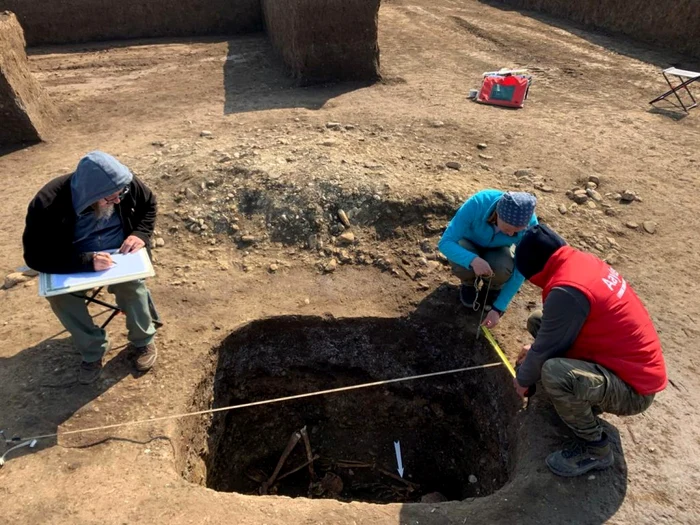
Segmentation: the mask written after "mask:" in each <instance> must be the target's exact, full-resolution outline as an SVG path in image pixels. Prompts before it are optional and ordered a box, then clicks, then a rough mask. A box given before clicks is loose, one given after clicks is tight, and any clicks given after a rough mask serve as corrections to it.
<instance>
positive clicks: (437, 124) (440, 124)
mask: <svg viewBox="0 0 700 525" xmlns="http://www.w3.org/2000/svg"><path fill="white" fill-rule="evenodd" d="M444 126H445V123H444V122H443V121H442V120H433V121H432V122H431V123H430V127H433V128H442V127H444Z"/></svg>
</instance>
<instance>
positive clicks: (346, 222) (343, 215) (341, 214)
mask: <svg viewBox="0 0 700 525" xmlns="http://www.w3.org/2000/svg"><path fill="white" fill-rule="evenodd" d="M338 218H339V219H340V222H342V223H343V226H345V227H346V228H349V227H350V219H349V218H348V214H347V213H345V211H343V210H338Z"/></svg>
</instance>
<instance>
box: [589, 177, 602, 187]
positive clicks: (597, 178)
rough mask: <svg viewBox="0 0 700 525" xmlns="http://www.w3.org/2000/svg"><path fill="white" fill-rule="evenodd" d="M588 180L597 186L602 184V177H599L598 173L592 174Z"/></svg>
mask: <svg viewBox="0 0 700 525" xmlns="http://www.w3.org/2000/svg"><path fill="white" fill-rule="evenodd" d="M588 182H592V183H593V184H595V185H596V186H600V177H598V175H590V176H589V177H588Z"/></svg>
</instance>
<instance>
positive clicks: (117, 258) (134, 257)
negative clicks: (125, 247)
mask: <svg viewBox="0 0 700 525" xmlns="http://www.w3.org/2000/svg"><path fill="white" fill-rule="evenodd" d="M110 255H111V257H112V260H113V261H114V262H115V263H116V264H114V265H113V266H112V267H111V268H109V269H108V270H103V271H101V272H80V273H68V274H59V273H39V296H40V297H52V296H54V295H63V294H66V293H75V292H82V291H85V290H91V289H92V288H99V287H101V286H109V285H111V284H119V283H126V282H129V281H135V280H137V279H146V278H147V277H153V276H154V275H155V274H156V272H155V270H154V269H153V264H152V263H151V258H150V257H149V256H148V251H147V250H146V249H145V248H141V249H140V250H139V251H137V252H134V253H128V254H123V253H110Z"/></svg>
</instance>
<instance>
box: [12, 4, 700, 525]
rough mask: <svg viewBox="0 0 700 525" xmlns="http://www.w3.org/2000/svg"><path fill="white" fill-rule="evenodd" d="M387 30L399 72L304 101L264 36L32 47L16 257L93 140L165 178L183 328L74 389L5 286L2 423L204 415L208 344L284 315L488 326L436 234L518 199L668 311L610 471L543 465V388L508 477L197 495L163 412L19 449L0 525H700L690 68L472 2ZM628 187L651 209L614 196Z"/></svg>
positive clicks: (620, 428) (399, 8) (18, 178)
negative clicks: (512, 74)
mask: <svg viewBox="0 0 700 525" xmlns="http://www.w3.org/2000/svg"><path fill="white" fill-rule="evenodd" d="M380 39H381V40H380V45H381V52H382V68H383V73H384V80H383V81H382V82H380V83H377V84H375V85H372V86H348V85H345V86H335V87H333V86H330V87H323V88H314V89H298V88H295V87H294V86H293V85H292V84H291V83H290V82H289V81H288V80H286V78H285V76H284V75H283V73H282V72H281V70H280V68H279V65H278V64H277V63H276V62H275V61H274V59H273V58H272V57H271V52H270V48H269V46H268V44H267V43H266V40H265V39H264V37H263V36H262V35H260V36H248V37H242V38H236V39H233V40H230V41H227V40H224V39H201V40H194V41H190V40H187V41H185V40H178V41H169V42H161V41H140V42H120V43H116V44H105V45H90V46H81V47H69V48H50V49H34V50H32V51H31V66H32V69H33V70H34V72H35V73H36V75H37V78H38V79H39V80H40V81H41V82H42V84H43V85H44V86H45V87H46V88H47V90H48V92H49V94H50V95H51V97H52V99H53V101H54V102H55V104H56V105H57V106H58V107H59V109H60V110H61V112H62V118H61V122H60V127H59V128H58V130H57V132H56V134H55V136H54V138H53V140H52V141H51V142H50V143H46V144H41V145H37V146H33V147H30V148H26V149H20V150H17V151H14V152H8V153H6V154H5V155H3V156H2V157H0V176H1V177H2V186H3V191H2V197H3V198H2V201H3V202H2V206H1V207H0V221H1V222H2V224H3V227H2V234H0V269H1V270H2V271H4V272H5V273H10V272H12V271H14V270H15V269H16V268H18V267H20V266H21V265H22V264H23V261H22V256H21V239H20V238H21V233H22V228H23V219H24V213H25V208H26V204H27V203H28V201H29V200H30V198H31V197H32V196H33V195H34V193H35V192H36V190H37V189H38V188H39V187H40V186H41V185H42V184H44V183H45V182H46V181H48V180H49V179H51V178H52V177H54V176H57V175H59V174H63V173H67V172H69V171H70V170H71V169H73V167H74V166H75V165H76V163H77V161H78V159H79V158H80V157H81V156H82V155H83V154H84V153H86V152H87V151H89V150H91V149H95V148H100V149H103V150H105V151H108V152H110V153H112V154H114V155H116V156H117V157H118V158H120V159H121V160H122V161H123V162H125V163H126V164H127V165H129V166H130V167H131V168H132V169H133V171H134V172H135V173H137V174H138V175H139V176H140V177H142V178H143V179H144V180H145V181H146V183H147V184H149V185H150V186H151V187H152V188H153V189H154V190H155V191H156V192H157V195H158V198H159V202H160V219H159V223H158V226H157V228H158V236H159V237H160V238H162V239H163V241H164V245H163V246H161V247H159V248H157V249H156V251H155V256H156V260H155V266H156V271H157V276H156V278H154V279H153V280H152V281H151V283H150V287H151V289H152V291H153V295H154V297H155V300H156V302H157V304H158V308H159V310H160V313H161V315H162V316H163V317H164V319H165V322H166V324H165V326H164V327H163V328H162V329H161V330H160V333H159V336H158V345H159V349H160V360H159V362H158V365H157V367H156V368H155V369H154V370H153V371H152V372H151V373H149V374H147V375H145V376H143V377H134V376H133V375H132V374H131V373H130V368H129V366H128V363H127V360H126V356H124V355H123V353H120V351H121V350H122V349H123V347H124V344H125V338H124V333H123V328H122V326H123V321H122V320H120V319H118V320H117V321H115V322H114V323H113V324H112V325H110V336H111V338H112V340H113V343H114V345H113V346H114V348H113V350H112V351H111V352H110V354H109V355H108V356H107V357H108V364H107V365H106V368H105V374H104V379H103V380H101V381H100V382H99V383H98V385H96V386H94V387H80V386H78V385H77V384H76V383H75V372H76V367H77V365H78V361H79V358H78V356H77V354H76V353H75V352H74V351H73V350H72V349H71V346H70V339H69V338H68V337H67V335H66V333H65V332H62V331H61V327H60V325H59V323H58V322H57V321H56V320H55V318H54V317H53V315H52V314H51V312H50V309H49V307H48V304H47V303H46V301H44V300H42V299H40V298H39V297H37V287H36V281H35V280H32V281H29V282H28V283H26V284H19V285H17V286H14V287H12V288H10V289H8V290H4V291H0V298H1V301H2V304H1V305H0V312H1V314H0V319H1V324H0V339H2V341H3V344H2V346H1V347H0V398H1V399H2V400H3V407H2V411H1V412H0V413H1V417H0V422H1V424H0V427H1V428H3V429H5V430H6V432H7V433H8V434H9V435H20V436H28V435H36V434H44V433H53V432H56V431H57V430H58V431H65V430H70V429H79V428H86V427H91V426H97V425H106V424H112V423H117V422H122V421H129V420H133V419H141V418H149V417H151V416H160V415H166V414H173V413H179V412H185V411H188V410H190V409H191V408H192V407H193V406H194V405H196V404H197V402H198V401H199V402H201V401H202V396H205V397H206V395H207V392H205V391H204V392H203V391H199V392H198V391H197V390H198V388H201V386H202V385H206V380H207V376H208V374H210V373H211V372H212V370H213V365H214V364H215V357H216V356H215V353H212V350H213V349H216V348H217V347H218V346H219V344H220V343H221V342H222V340H224V338H225V337H226V336H228V335H229V334H230V333H231V332H233V331H234V330H235V329H236V328H237V327H240V326H242V325H244V324H246V323H248V322H250V321H253V320H255V319H260V318H265V317H269V316H281V315H307V316H324V318H326V319H332V318H333V317H335V318H348V317H379V318H395V317H401V316H411V315H418V313H416V312H421V311H422V314H420V315H423V318H424V319H430V318H431V317H430V316H431V315H432V316H433V317H434V318H435V321H436V322H438V321H439V322H443V323H444V322H446V320H447V321H449V323H450V324H451V325H452V326H453V328H452V329H453V330H455V331H458V330H464V331H467V330H468V329H470V328H469V327H470V326H471V324H470V323H473V320H469V319H470V318H469V316H468V314H467V313H466V312H464V310H463V309H461V308H460V307H459V306H458V305H457V304H456V301H457V292H456V290H457V288H456V281H455V279H454V278H452V277H451V276H450V272H449V268H448V267H447V266H446V265H445V264H444V262H443V261H441V259H440V257H438V256H437V255H436V253H435V246H436V243H437V240H438V239H439V235H440V233H441V231H442V229H443V228H444V226H445V224H446V223H447V221H448V220H449V218H450V216H451V214H452V213H453V212H454V210H455V209H456V208H457V206H458V205H459V204H460V203H461V202H462V201H463V200H464V199H465V198H467V197H468V196H469V195H470V194H472V193H473V192H475V191H477V190H479V189H482V188H485V187H497V188H521V189H525V190H531V191H534V192H535V193H536V194H537V195H538V196H539V199H540V204H539V213H540V215H541V216H542V217H543V219H544V220H546V221H547V222H549V223H550V224H552V225H553V226H554V227H555V228H556V229H558V230H559V231H560V232H561V233H562V234H564V235H565V236H566V237H567V239H568V240H569V241H570V242H571V243H572V244H573V245H575V246H577V247H581V248H584V249H588V250H591V251H593V252H595V253H596V254H598V255H599V256H601V257H604V258H607V259H608V260H609V261H611V262H612V263H613V264H614V265H615V266H616V268H618V270H620V271H621V272H622V273H623V275H624V276H625V277H626V278H627V279H628V280H629V281H630V282H631V283H632V285H633V286H634V287H635V289H636V290H637V292H638V293H639V294H640V295H641V297H642V298H643V299H644V301H645V302H646V304H647V305H648V308H649V310H650V312H651V314H652V316H653V318H654V320H655V321H656V323H657V326H658V330H659V332H660V335H661V338H662V341H663V344H664V349H665V355H666V359H667V365H668V370H669V376H670V378H671V380H672V382H671V383H670V384H669V386H668V388H667V389H666V391H664V392H663V393H661V394H660V395H658V396H657V398H656V401H655V403H654V404H653V406H652V407H651V408H650V409H649V411H648V412H647V413H645V414H643V415H640V416H636V417H630V418H624V419H620V418H616V417H608V416H606V420H607V421H608V422H609V423H610V424H611V425H612V426H611V432H613V435H615V436H617V439H618V441H619V443H618V445H617V450H618V459H619V461H618V463H617V465H616V467H615V468H614V469H612V470H610V471H608V472H605V473H598V474H596V475H595V476H593V477H586V476H584V477H583V478H581V479H575V480H562V479H558V478H555V477H554V476H552V475H551V474H550V473H549V472H548V471H547V469H546V468H545V467H544V463H543V460H544V457H545V455H546V453H547V452H548V451H550V450H552V449H553V447H555V446H556V445H557V444H559V443H560V442H561V441H562V440H563V439H564V437H565V434H566V432H565V431H564V430H563V429H562V428H561V426H560V425H558V424H557V420H556V417H555V415H554V414H553V413H552V409H551V406H550V405H549V404H548V403H547V401H546V399H544V398H543V397H542V396H541V395H539V394H538V396H536V398H535V399H534V400H533V403H532V405H531V407H530V408H529V409H528V410H527V411H521V412H519V413H518V414H517V416H515V417H514V419H513V421H512V425H514V427H513V428H515V430H516V431H517V441H516V444H515V446H514V447H513V449H512V450H511V457H510V460H509V464H510V465H511V468H510V471H509V472H508V473H507V476H508V477H509V481H508V482H507V483H506V485H505V486H504V487H503V488H502V489H501V490H500V491H498V492H495V493H493V494H492V495H490V496H487V497H482V498H468V499H466V500H465V501H455V502H449V503H441V504H415V503H404V504H401V503H394V504H388V505H373V504H367V503H357V502H352V503H343V502H340V501H336V500H333V499H306V498H295V499H288V498H281V497H272V496H270V497H257V496H251V495H242V494H236V493H223V492H216V491H213V490H210V489H207V488H205V487H203V486H201V485H199V484H198V483H197V482H198V481H200V480H198V479H196V478H197V469H196V463H197V454H198V453H199V451H196V450H191V448H192V447H191V446H190V445H191V444H192V443H194V442H195V441H194V438H193V436H192V433H193V428H196V427H197V425H198V424H199V425H200V429H199V431H200V432H201V424H203V423H204V422H205V421H203V420H189V422H179V421H168V422H165V423H155V424H153V425H144V426H139V427H130V428H127V429H122V430H114V431H101V432H96V433H92V434H82V435H79V436H66V437H62V438H59V439H58V442H56V440H48V441H45V442H42V443H41V444H40V447H39V450H37V451H36V452H33V453H30V454H24V455H21V454H18V455H15V456H12V457H11V459H10V461H9V462H8V463H7V464H6V465H5V466H4V467H3V468H2V470H0V494H1V495H2V496H3V504H2V513H1V515H2V517H3V521H4V522H8V523H18V524H19V523H22V524H25V523H26V524H30V523H31V524H34V523H80V524H87V523H110V524H111V523H115V524H116V523H119V524H122V523H137V522H138V523H173V524H175V523H178V524H179V523H236V524H258V525H260V524H268V525H272V524H291V523H305V524H321V523H339V524H348V525H354V524H369V523H373V524H374V523H382V524H385V523H386V524H394V523H395V524H399V523H401V524H404V523H405V524H412V525H417V524H421V525H425V524H444V523H454V524H462V523H475V522H479V523H490V522H494V523H496V522H498V523H600V522H603V521H606V520H609V521H610V522H613V523H698V522H700V503H699V502H698V487H699V486H700V475H699V474H698V472H700V460H698V458H699V457H700V438H699V437H698V435H699V433H698V429H699V428H700V420H699V418H698V406H699V404H700V394H698V391H697V389H695V388H694V386H693V385H694V383H695V381H696V377H695V374H696V373H697V372H698V370H697V364H696V351H694V350H693V348H695V346H696V339H695V338H696V337H698V335H700V300H698V297H700V287H699V286H698V284H697V280H696V278H695V276H697V275H698V272H699V271H700V261H699V260H698V256H697V252H698V249H699V247H700V246H699V245H700V240H699V238H698V233H697V232H698V228H699V227H700V220H699V219H698V210H700V205H699V204H698V202H697V196H698V194H699V192H700V187H699V186H700V182H699V179H698V167H699V166H700V152H699V150H698V144H700V113H698V112H697V110H696V112H695V113H694V114H692V115H691V116H689V117H687V118H684V119H677V118H673V116H672V115H671V114H668V113H664V112H651V111H650V110H649V106H648V101H649V100H650V99H651V98H653V97H654V96H656V94H658V93H660V92H661V90H662V89H663V84H662V82H661V76H660V73H659V70H660V68H661V67H665V66H666V65H667V64H669V63H677V62H679V61H681V60H682V58H679V57H675V56H669V55H666V54H664V53H663V52H662V51H654V50H649V49H646V48H642V47H639V46H636V45H634V44H632V43H628V42H623V41H620V40H618V39H615V38H612V37H605V36H601V35H599V34H594V33H591V32H586V31H583V30H580V29H577V28H575V27H570V26H567V25H566V24H563V23H560V22H556V21H554V20H548V19H544V18H541V17H534V16H530V15H528V14H527V13H519V12H517V11H508V10H502V9H499V8H498V7H494V6H490V5H485V4H482V3H479V2H475V1H469V0H463V1H451V0H431V1H427V0H415V1H397V0H394V1H387V2H385V3H384V5H383V6H382V8H381V11H380ZM503 66H524V67H528V68H529V69H530V71H531V72H532V73H533V76H534V83H533V86H532V89H531V92H530V97H529V99H528V101H527V104H526V107H525V108H524V109H522V110H517V111H513V110H503V109H498V108H492V107H487V106H480V105H477V104H475V103H473V102H471V101H469V100H468V99H467V98H466V95H467V92H468V90H469V88H472V87H477V85H478V82H479V79H480V75H481V73H482V72H484V71H488V70H493V69H497V68H499V67H503ZM330 122H336V123H339V124H340V126H334V125H332V126H330V127H328V126H327V123H330ZM205 130H206V131H209V132H210V135H209V136H201V135H202V134H201V132H202V131H205ZM205 135H208V134H205ZM479 143H486V144H487V145H488V147H487V148H486V149H484V150H480V149H478V148H477V144H479ZM449 161H455V162H458V163H460V164H461V169H460V170H454V169H447V168H446V167H445V163H446V162H449ZM518 170H529V171H518ZM516 171H518V173H517V174H516ZM591 176H595V177H599V179H600V186H599V188H598V191H599V192H600V194H601V196H602V202H599V203H593V204H588V203H585V204H583V205H580V206H577V205H574V204H573V203H572V201H570V200H569V199H568V198H567V196H566V192H567V191H568V190H571V189H572V188H574V187H575V186H577V185H580V184H585V182H586V181H588V180H589V177H591ZM624 190H631V191H634V192H636V194H637V195H638V196H639V197H640V199H641V201H635V202H632V203H631V204H620V203H619V202H618V200H617V199H616V195H615V194H616V193H620V192H623V191H624ZM562 205H563V206H565V207H566V213H562V212H561V211H560V208H561V207H562ZM340 208H342V209H344V210H345V211H347V212H348V214H349V215H350V221H351V222H352V223H353V227H352V229H351V231H352V233H353V234H354V236H355V240H354V241H353V242H351V243H348V245H346V246H343V245H342V241H341V240H340V239H337V238H336V236H337V235H338V234H340V233H341V231H342V227H341V226H340V223H339V221H338V220H337V218H336V214H337V211H338V209H340ZM635 223H636V225H637V226H636V227H635ZM644 223H646V226H647V229H648V230H649V231H651V232H653V233H649V232H648V231H645V229H644V227H643V226H642V224H644ZM651 223H653V224H651ZM537 300H538V296H537V293H536V290H534V289H533V288H532V287H530V286H525V287H524V288H523V290H522V292H521V293H520V294H519V296H518V297H517V298H516V299H515V301H514V303H513V305H512V307H511V310H510V311H509V313H508V315H507V317H506V318H504V320H503V322H502V324H501V325H500V326H499V327H498V328H497V330H496V335H497V337H498V339H499V341H500V342H501V344H502V345H503V347H504V348H505V350H506V352H507V353H508V354H509V355H510V356H511V358H514V356H515V355H516V353H517V351H518V349H519V347H520V345H521V344H522V343H524V342H527V341H528V336H527V335H526V333H525V331H524V322H525V319H526V317H527V314H528V311H529V309H530V308H532V307H533V305H534V304H535V303H534V302H536V301H537ZM98 311H99V310H96V311H95V312H96V313H97V312H98ZM438 317H439V319H438ZM100 318H103V317H100ZM463 340H464V341H465V342H468V341H471V336H465V337H464V338H463ZM464 352H465V354H466V353H468V352H469V349H467V348H465V350H464ZM472 373H476V374H478V373H482V372H472ZM483 373H486V372H483ZM501 380H502V381H507V380H508V379H507V376H506V375H505V374H504V375H502V376H501ZM202 381H204V383H202ZM435 384H436V388H437V385H439V383H435ZM198 385H199V386H198ZM299 388H300V389H302V385H299ZM348 395H351V394H348ZM197 396H199V398H197ZM279 406H281V405H279ZM436 417H439V416H438V415H436ZM386 446H387V447H391V443H390V442H387V443H386ZM283 447H284V442H281V443H280V445H279V450H277V451H274V453H275V454H279V453H280V452H281V449H282V448H283ZM188 448H189V450H188ZM407 468H408V469H409V470H408V471H409V472H410V465H407ZM183 474H184V476H183ZM185 478H187V479H185Z"/></svg>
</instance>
